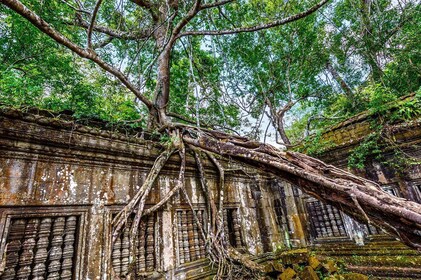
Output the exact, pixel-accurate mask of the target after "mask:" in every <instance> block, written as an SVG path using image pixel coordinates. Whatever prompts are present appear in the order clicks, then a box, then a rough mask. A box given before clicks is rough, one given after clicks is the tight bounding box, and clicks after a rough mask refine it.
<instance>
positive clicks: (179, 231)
mask: <svg viewBox="0 0 421 280" xmlns="http://www.w3.org/2000/svg"><path fill="white" fill-rule="evenodd" d="M182 219H183V213H182V211H177V234H178V256H179V261H180V264H183V263H184V262H185V259H184V246H183V244H184V242H183V223H182Z"/></svg>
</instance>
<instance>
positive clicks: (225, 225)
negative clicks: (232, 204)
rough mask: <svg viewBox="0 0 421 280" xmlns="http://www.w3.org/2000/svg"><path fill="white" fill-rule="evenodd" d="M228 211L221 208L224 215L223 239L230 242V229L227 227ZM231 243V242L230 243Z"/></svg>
mask: <svg viewBox="0 0 421 280" xmlns="http://www.w3.org/2000/svg"><path fill="white" fill-rule="evenodd" d="M228 211H230V210H229V209H223V212H222V213H223V217H224V241H226V242H228V243H230V237H229V236H230V231H229V227H228ZM231 245H232V244H231Z"/></svg>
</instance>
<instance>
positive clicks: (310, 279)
mask: <svg viewBox="0 0 421 280" xmlns="http://www.w3.org/2000/svg"><path fill="white" fill-rule="evenodd" d="M299 276H300V279H306V280H319V279H320V278H319V276H317V274H316V272H315V271H314V269H313V268H312V267H311V266H306V267H304V269H303V270H302V271H301V272H300V273H299Z"/></svg>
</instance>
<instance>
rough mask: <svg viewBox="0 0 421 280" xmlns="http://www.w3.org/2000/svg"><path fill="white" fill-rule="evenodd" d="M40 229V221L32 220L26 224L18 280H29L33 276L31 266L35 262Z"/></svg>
mask: <svg viewBox="0 0 421 280" xmlns="http://www.w3.org/2000/svg"><path fill="white" fill-rule="evenodd" d="M38 227H39V219H30V220H29V221H28V223H27V224H26V228H25V237H24V241H23V243H22V249H23V251H22V253H21V254H20V256H19V266H20V268H19V270H18V272H17V274H16V276H17V277H16V279H19V280H24V279H29V277H30V276H31V270H32V269H31V265H32V262H33V261H34V249H35V244H36V241H35V238H36V237H37V231H38Z"/></svg>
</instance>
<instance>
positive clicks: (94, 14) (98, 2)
mask: <svg viewBox="0 0 421 280" xmlns="http://www.w3.org/2000/svg"><path fill="white" fill-rule="evenodd" d="M101 3H102V0H98V1H97V2H96V4H95V8H94V11H93V12H92V16H91V23H90V24H89V27H88V43H87V48H88V49H92V29H93V28H94V25H95V19H96V15H97V14H98V11H99V7H100V6H101Z"/></svg>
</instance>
